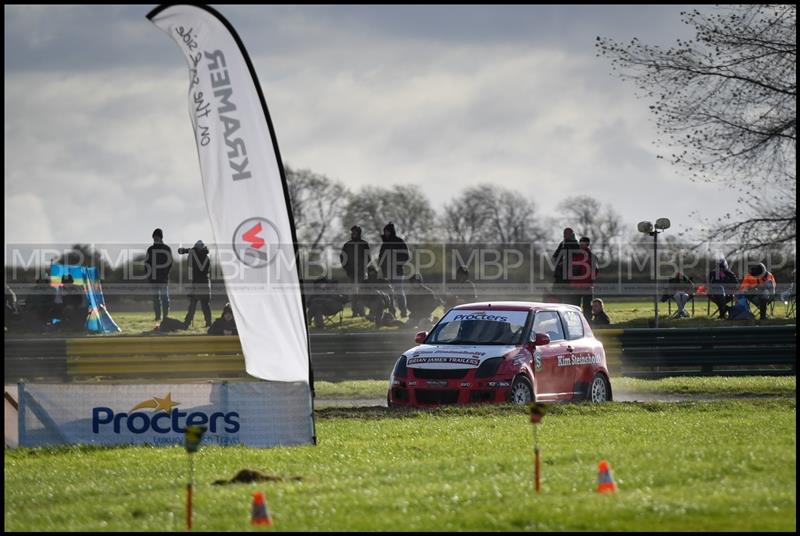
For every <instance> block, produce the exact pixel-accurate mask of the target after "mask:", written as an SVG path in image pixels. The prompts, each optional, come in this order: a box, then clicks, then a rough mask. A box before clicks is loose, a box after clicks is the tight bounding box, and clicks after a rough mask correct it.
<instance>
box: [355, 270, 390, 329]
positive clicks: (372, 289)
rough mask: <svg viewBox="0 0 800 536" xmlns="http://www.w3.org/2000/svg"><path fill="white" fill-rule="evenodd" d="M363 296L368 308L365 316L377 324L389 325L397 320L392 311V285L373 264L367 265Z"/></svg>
mask: <svg viewBox="0 0 800 536" xmlns="http://www.w3.org/2000/svg"><path fill="white" fill-rule="evenodd" d="M361 297H362V303H363V304H364V307H366V308H367V311H366V312H365V317H366V318H367V319H368V320H371V321H372V322H375V325H376V326H378V327H380V326H382V325H387V324H390V323H392V322H394V320H396V318H395V316H394V312H393V311H392V309H393V307H392V285H391V284H390V283H389V281H388V280H386V279H385V278H383V277H381V276H380V275H379V274H378V270H377V269H376V268H375V267H374V266H372V265H369V266H368V267H367V279H366V280H365V281H364V292H363V293H362V296H361Z"/></svg>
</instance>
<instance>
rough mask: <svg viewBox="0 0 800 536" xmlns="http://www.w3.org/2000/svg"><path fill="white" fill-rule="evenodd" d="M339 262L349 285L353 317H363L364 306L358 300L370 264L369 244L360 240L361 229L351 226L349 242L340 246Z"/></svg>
mask: <svg viewBox="0 0 800 536" xmlns="http://www.w3.org/2000/svg"><path fill="white" fill-rule="evenodd" d="M339 260H340V261H341V263H342V268H344V272H345V274H347V280H348V282H349V283H350V285H351V293H350V306H351V307H352V309H353V316H363V315H364V306H363V305H362V304H361V301H360V300H359V293H360V291H361V284H362V283H364V279H366V274H367V266H369V263H370V254H369V244H368V243H367V241H366V240H363V239H362V238H361V227H359V226H358V225H353V226H352V227H351V228H350V240H348V241H347V242H345V244H344V246H342V251H341V253H339Z"/></svg>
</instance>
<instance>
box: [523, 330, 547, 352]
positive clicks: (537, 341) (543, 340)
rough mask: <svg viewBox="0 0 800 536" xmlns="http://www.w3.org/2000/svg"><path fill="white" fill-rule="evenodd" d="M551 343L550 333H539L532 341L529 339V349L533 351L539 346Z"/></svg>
mask: <svg viewBox="0 0 800 536" xmlns="http://www.w3.org/2000/svg"><path fill="white" fill-rule="evenodd" d="M548 344H550V335H548V334H547V333H537V334H536V336H535V337H534V339H533V340H532V341H528V344H527V347H528V350H530V351H531V352H533V350H534V348H536V347H537V346H547V345H548Z"/></svg>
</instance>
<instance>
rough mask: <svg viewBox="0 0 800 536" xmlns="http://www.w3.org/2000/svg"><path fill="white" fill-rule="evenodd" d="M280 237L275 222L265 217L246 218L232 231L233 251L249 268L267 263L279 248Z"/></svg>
mask: <svg viewBox="0 0 800 536" xmlns="http://www.w3.org/2000/svg"><path fill="white" fill-rule="evenodd" d="M280 244H281V237H280V234H279V233H278V229H277V227H275V224H274V223H272V222H271V221H269V220H268V219H266V218H260V217H253V218H247V219H246V220H244V221H243V222H242V223H240V224H239V225H238V227H236V231H234V233H233V251H234V252H235V253H236V258H238V259H239V261H240V262H241V263H242V264H244V265H246V266H249V267H250V268H263V267H265V266H267V265H269V264H270V263H271V262H272V261H273V260H275V256H276V255H277V253H278V251H279V250H280Z"/></svg>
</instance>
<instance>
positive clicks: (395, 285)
mask: <svg viewBox="0 0 800 536" xmlns="http://www.w3.org/2000/svg"><path fill="white" fill-rule="evenodd" d="M381 239H382V240H383V244H381V251H380V255H378V263H379V264H380V267H381V272H382V273H383V277H385V278H386V279H387V280H388V281H389V283H390V284H391V285H392V314H394V309H400V316H401V317H403V318H405V317H407V316H408V306H407V304H406V293H405V284H406V275H405V266H406V265H407V264H408V263H409V260H410V258H411V257H410V255H409V253H408V246H407V245H406V242H405V240H403V239H402V238H400V237H399V236H397V232H396V231H395V228H394V224H393V223H392V222H389V223H388V224H386V226H385V227H384V228H383V234H381Z"/></svg>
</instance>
